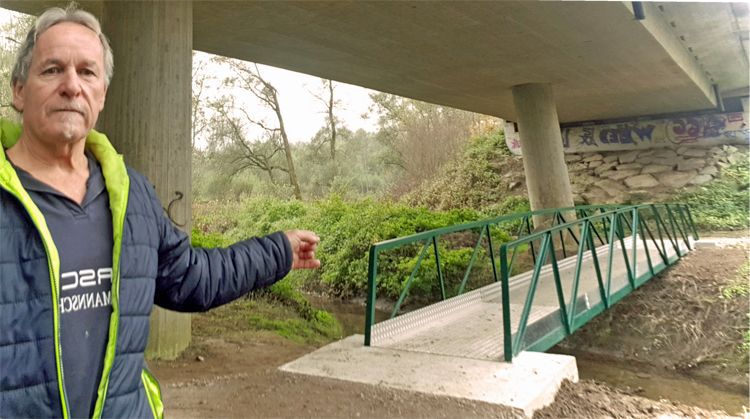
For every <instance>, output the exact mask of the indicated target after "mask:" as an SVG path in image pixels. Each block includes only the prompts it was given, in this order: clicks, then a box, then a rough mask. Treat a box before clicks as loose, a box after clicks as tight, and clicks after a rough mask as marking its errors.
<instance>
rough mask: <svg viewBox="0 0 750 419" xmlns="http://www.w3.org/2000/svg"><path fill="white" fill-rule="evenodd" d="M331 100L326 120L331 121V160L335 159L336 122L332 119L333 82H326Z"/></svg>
mask: <svg viewBox="0 0 750 419" xmlns="http://www.w3.org/2000/svg"><path fill="white" fill-rule="evenodd" d="M328 90H330V91H331V100H330V102H328V118H329V119H330V121H331V160H335V159H336V121H335V120H334V119H333V80H328Z"/></svg>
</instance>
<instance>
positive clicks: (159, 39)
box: [97, 1, 193, 358]
mask: <svg viewBox="0 0 750 419" xmlns="http://www.w3.org/2000/svg"><path fill="white" fill-rule="evenodd" d="M102 27H103V28H102V29H103V31H104V33H105V34H106V35H107V36H108V37H109V39H110V43H111V45H112V49H113V51H114V59H115V75H114V78H113V80H112V82H111V84H110V86H109V90H108V92H107V101H106V104H105V107H104V111H103V112H102V114H101V115H100V119H99V124H98V126H97V128H98V129H99V130H100V131H101V132H103V133H105V134H106V135H107V136H108V137H109V139H110V141H111V142H112V144H113V145H114V146H115V148H116V149H117V150H118V151H119V152H120V153H121V154H123V155H124V157H125V163H127V164H129V165H130V166H132V167H133V168H135V169H136V170H138V171H140V172H141V173H143V174H144V175H146V177H148V179H149V180H150V181H151V183H152V184H153V185H154V186H155V188H156V193H157V195H158V196H159V199H161V201H162V205H163V207H164V208H169V216H170V218H171V219H172V221H173V222H174V223H175V224H176V225H178V226H179V227H180V228H181V229H182V230H184V231H186V232H187V233H188V234H189V233H190V201H191V193H190V184H191V157H192V148H191V141H190V135H191V129H190V127H191V113H190V105H191V77H192V73H191V66H192V47H193V8H192V3H191V2H189V1H113V2H105V3H104V7H103V11H102ZM190 333H191V330H190V315H189V314H184V313H175V312H170V311H166V310H163V309H160V308H158V307H154V312H153V314H152V315H151V333H150V336H149V342H148V348H147V356H150V357H158V358H175V357H177V355H179V353H180V352H181V351H182V350H184V349H185V348H186V347H187V346H188V344H189V343H190V336H191V335H190Z"/></svg>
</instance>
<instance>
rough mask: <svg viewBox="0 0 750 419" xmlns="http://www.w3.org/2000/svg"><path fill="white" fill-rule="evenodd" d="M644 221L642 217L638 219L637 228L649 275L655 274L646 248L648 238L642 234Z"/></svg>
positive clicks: (649, 253)
mask: <svg viewBox="0 0 750 419" xmlns="http://www.w3.org/2000/svg"><path fill="white" fill-rule="evenodd" d="M644 223H645V221H643V219H639V220H638V230H639V231H640V234H641V241H642V242H643V249H644V250H645V251H646V260H647V261H648V270H649V272H651V276H654V275H655V272H654V264H653V263H652V262H651V252H650V251H649V249H648V240H647V239H646V235H645V234H643V224H644ZM652 240H653V239H652ZM657 247H658V246H657ZM634 259H635V258H634Z"/></svg>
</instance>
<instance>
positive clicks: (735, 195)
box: [670, 161, 750, 230]
mask: <svg viewBox="0 0 750 419" xmlns="http://www.w3.org/2000/svg"><path fill="white" fill-rule="evenodd" d="M749 181H750V178H749V176H748V164H747V162H746V161H745V162H740V163H735V164H733V165H731V166H730V167H728V168H726V169H724V170H723V171H722V172H721V180H719V181H716V182H713V183H709V184H706V185H705V186H702V187H700V188H699V189H697V190H693V191H682V192H678V193H677V194H675V195H674V196H673V197H672V199H671V200H670V201H671V202H678V203H683V204H687V205H689V206H690V212H691V214H692V216H693V222H694V223H695V226H696V227H697V228H699V229H702V230H737V229H747V228H748V223H749V222H750V204H749V202H750V193H748V182H749Z"/></svg>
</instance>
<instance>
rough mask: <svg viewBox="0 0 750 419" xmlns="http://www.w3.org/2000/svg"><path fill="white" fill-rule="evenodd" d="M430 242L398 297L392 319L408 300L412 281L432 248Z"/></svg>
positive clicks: (426, 244)
mask: <svg viewBox="0 0 750 419" xmlns="http://www.w3.org/2000/svg"><path fill="white" fill-rule="evenodd" d="M430 244H431V243H430V240H427V243H425V244H424V247H423V248H422V253H420V255H419V259H417V264H416V265H414V269H413V270H412V271H411V275H410V276H409V280H408V281H406V285H405V286H404V290H403V291H401V295H400V296H399V297H398V301H397V302H396V307H395V308H394V309H393V313H391V317H390V318H391V319H392V318H394V317H396V313H398V310H399V309H400V308H401V303H403V302H404V298H406V294H407V293H408V292H409V288H410V287H411V281H413V280H414V276H415V275H416V274H417V272H419V266H420V265H421V264H422V259H424V255H425V254H427V248H428V247H430Z"/></svg>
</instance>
